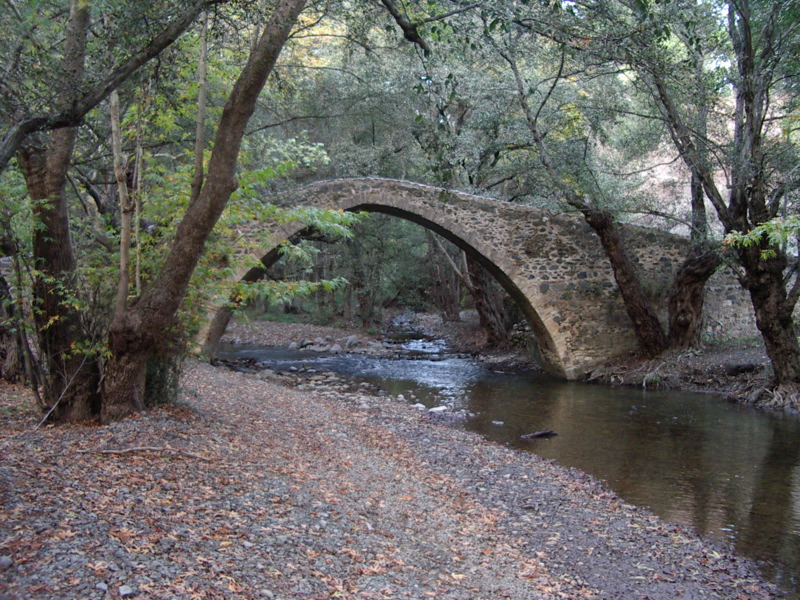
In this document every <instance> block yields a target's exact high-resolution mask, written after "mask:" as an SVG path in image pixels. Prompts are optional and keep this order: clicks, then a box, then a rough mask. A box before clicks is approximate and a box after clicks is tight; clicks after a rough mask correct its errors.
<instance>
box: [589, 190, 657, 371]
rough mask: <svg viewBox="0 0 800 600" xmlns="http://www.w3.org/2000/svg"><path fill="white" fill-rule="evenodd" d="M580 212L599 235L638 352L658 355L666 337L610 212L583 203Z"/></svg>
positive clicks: (648, 355) (646, 354)
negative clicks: (633, 333)
mask: <svg viewBox="0 0 800 600" xmlns="http://www.w3.org/2000/svg"><path fill="white" fill-rule="evenodd" d="M581 212H582V213H583V216H584V218H585V219H586V222H587V223H588V224H589V226H590V227H591V228H592V229H594V231H595V232H596V233H597V235H598V236H599V237H600V243H601V244H602V246H603V250H605V253H606V256H607V257H608V260H609V262H611V268H612V270H613V271H614V279H615V280H616V282H617V286H618V287H619V291H620V293H621V294H622V301H623V302H624V304H625V310H626V312H627V313H628V316H629V317H630V319H631V321H632V322H633V327H634V330H635V332H636V337H637V339H638V340H639V346H640V347H641V350H642V352H643V353H644V354H645V356H647V357H650V358H652V357H654V356H658V355H659V354H661V352H663V351H664V350H665V349H666V347H667V336H666V335H665V334H664V329H663V328H662V327H661V323H660V322H659V320H658V316H657V315H656V313H655V310H653V305H652V303H651V302H650V300H649V298H648V297H647V296H646V295H645V293H644V290H643V289H642V285H641V282H640V281H639V276H638V275H637V273H636V270H635V269H634V266H633V263H632V262H631V259H630V257H629V256H628V253H627V252H626V250H625V245H624V244H623V242H622V239H621V238H620V236H619V230H618V228H617V226H616V224H615V223H614V220H613V218H612V217H611V213H609V212H608V211H607V210H602V209H597V208H588V207H585V206H584V207H583V208H582V210H581Z"/></svg>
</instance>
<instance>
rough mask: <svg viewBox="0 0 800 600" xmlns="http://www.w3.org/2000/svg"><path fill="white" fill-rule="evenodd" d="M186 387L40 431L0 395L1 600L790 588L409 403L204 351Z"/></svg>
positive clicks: (688, 593) (591, 484) (699, 593)
mask: <svg viewBox="0 0 800 600" xmlns="http://www.w3.org/2000/svg"><path fill="white" fill-rule="evenodd" d="M182 387H183V391H182V401H181V403H180V404H177V405H172V406H163V407H160V408H158V409H156V410H153V411H151V412H149V413H147V414H144V415H140V416H137V417H134V418H129V419H126V420H124V421H121V422H118V423H114V424H111V425H107V426H71V427H58V428H53V427H43V428H41V429H38V430H36V431H33V427H34V426H35V424H36V418H35V415H34V413H33V411H31V410H30V409H26V408H24V407H23V408H21V407H20V398H21V397H22V396H24V394H22V393H21V391H20V390H19V389H17V388H9V387H5V388H0V411H1V412H2V414H3V415H4V418H3V422H2V427H1V428H0V503H1V504H0V598H3V599H8V598H18V599H20V600H22V599H28V598H31V599H35V598H42V599H45V598H47V599H62V598H63V599H74V598H87V599H92V598H97V599H106V598H114V599H116V598H125V597H136V598H165V599H166V598H186V599H203V598H248V599H249V598H280V599H284V600H288V599H294V598H299V599H323V598H344V599H355V598H358V599H364V600H370V599H376V600H377V599H415V600H419V599H424V598H435V599H454V600H456V599H457V600H482V599H486V600H495V599H501V598H513V599H519V600H523V599H529V598H530V599H535V598H548V599H549V598H609V599H611V598H614V599H616V598H624V599H637V598H641V599H644V598H649V599H660V598H665V599H666V598H669V599H676V598H683V599H698V598H740V599H745V598H748V599H762V598H776V597H780V595H779V594H778V592H777V591H776V589H775V588H774V587H773V586H771V585H770V584H767V583H765V582H764V581H763V580H761V579H760V578H759V577H758V576H757V575H756V574H755V571H754V569H753V567H752V565H750V564H749V563H748V562H747V561H746V560H744V559H742V558H738V557H735V556H733V555H731V554H729V553H727V552H726V551H723V550H721V549H719V548H717V547H714V546H712V545H710V544H707V543H705V542H702V541H701V540H699V539H698V538H696V537H695V536H693V535H691V534H690V533H688V532H687V531H685V530H684V529H682V528H680V527H678V526H674V525H670V524H666V523H664V522H662V521H660V520H658V519H657V518H655V517H653V516H652V515H649V514H647V513H646V512H644V511H641V510H639V509H636V508H634V507H632V506H630V505H627V504H625V503H623V502H622V501H621V500H619V499H617V498H616V497H615V496H614V495H613V493H611V492H609V491H608V490H606V489H604V488H603V487H602V486H600V485H599V484H598V483H597V482H596V481H595V480H593V479H591V478H590V477H588V476H586V475H584V474H582V473H579V472H576V471H571V470H565V469H562V468H560V467H557V466H555V465H553V464H551V463H549V462H547V461H543V460H541V459H538V458H537V457H535V456H532V455H529V454H521V453H517V452H515V451H513V450H510V449H507V448H505V447H502V446H499V445H496V444H492V443H489V442H486V441H484V440H482V439H481V438H480V437H478V436H477V435H475V434H471V433H468V432H464V431H460V430H455V429H452V428H450V427H447V426H446V425H443V424H442V423H440V422H438V421H436V420H435V419H433V418H431V417H429V416H427V415H426V414H422V413H420V412H419V411H417V410H416V409H414V408H412V407H411V406H409V405H407V404H406V403H405V402H402V401H397V400H392V399H387V398H379V397H373V396H368V395H362V394H345V395H343V394H341V393H338V392H334V391H328V392H325V391H316V392H311V391H299V390H293V389H289V388H284V387H280V386H277V385H275V384H274V383H271V382H268V381H262V380H259V379H258V378H257V377H255V376H250V375H242V374H237V373H233V372H231V371H228V370H226V369H222V368H214V367H211V366H209V365H206V364H202V363H193V364H190V365H189V367H188V369H187V371H186V373H185V376H184V378H183V381H182Z"/></svg>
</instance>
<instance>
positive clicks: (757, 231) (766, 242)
mask: <svg viewBox="0 0 800 600" xmlns="http://www.w3.org/2000/svg"><path fill="white" fill-rule="evenodd" d="M798 240H800V216H798V215H789V216H788V217H778V218H775V219H770V220H769V221H766V222H764V223H760V224H759V225H758V226H756V227H754V228H753V229H751V230H750V231H748V232H745V233H742V232H739V231H732V232H731V233H729V234H728V235H726V236H725V239H724V240H723V242H722V243H723V244H726V245H729V246H732V247H734V248H749V247H751V246H759V247H761V257H762V258H764V259H770V258H775V256H776V255H777V253H778V252H780V251H782V248H783V247H785V246H786V244H789V243H794V244H795V245H796V244H797V242H798Z"/></svg>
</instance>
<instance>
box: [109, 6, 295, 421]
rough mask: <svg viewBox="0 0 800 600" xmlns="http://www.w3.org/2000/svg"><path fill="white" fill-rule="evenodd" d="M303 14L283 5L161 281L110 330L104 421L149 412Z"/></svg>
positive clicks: (240, 89) (230, 113) (227, 119)
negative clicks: (154, 365)
mask: <svg viewBox="0 0 800 600" xmlns="http://www.w3.org/2000/svg"><path fill="white" fill-rule="evenodd" d="M304 7H305V0H280V1H279V2H278V4H277V5H276V7H275V8H274V9H273V12H272V15H271V17H270V20H269V22H268V23H267V25H266V26H265V28H264V32H263V33H262V35H261V37H260V38H259V41H258V43H257V44H256V46H255V49H254V50H253V52H252V53H251V54H250V57H249V59H248V61H247V64H246V65H245V67H244V69H243V70H242V73H241V74H240V76H239V77H238V79H237V80H236V83H235V85H234V87H233V90H232V91H231V94H230V96H229V97H228V101H227V102H226V104H225V108H224V109H223V111H222V116H221V118H220V122H219V127H218V129H217V135H216V139H215V142H214V151H213V152H212V154H211V159H210V162H209V166H208V174H207V177H206V180H205V183H204V185H203V188H202V190H201V191H200V194H199V195H198V196H197V198H193V199H192V201H191V202H190V203H189V207H188V208H187V210H186V214H185V215H184V217H183V220H182V221H181V223H180V225H179V226H178V231H177V233H176V236H175V241H174V243H173V245H172V248H171V249H170V252H169V254H168V255H167V258H166V261H165V263H164V267H163V268H162V269H161V272H160V273H159V276H158V278H157V279H156V280H155V281H154V282H153V284H152V285H151V286H150V287H149V288H148V289H147V290H146V291H145V293H144V294H143V296H142V298H141V299H140V300H139V302H137V303H136V304H134V305H132V306H130V307H128V309H127V310H126V311H124V313H123V314H120V315H117V316H115V318H114V321H113V322H112V324H111V328H110V330H109V350H110V352H111V356H110V358H109V360H108V362H107V363H106V370H105V373H104V376H103V388H102V395H103V410H102V418H103V420H104V421H108V420H113V419H117V418H120V417H123V416H125V415H128V414H131V413H133V412H136V411H139V410H141V409H142V407H143V406H144V381H145V373H146V368H147V361H148V359H149V358H150V356H152V355H153V354H154V353H155V351H156V350H157V348H158V345H159V343H160V340H161V336H163V335H164V332H165V331H167V330H168V329H169V328H170V327H171V326H173V325H174V321H175V315H176V314H177V311H178V309H179V308H180V305H181V303H182V302H183V299H184V297H185V295H186V290H187V289H188V286H189V280H190V278H191V276H192V273H193V272H194V269H195V267H196V266H197V262H198V260H199V259H200V256H201V254H202V252H203V248H204V246H205V242H206V239H207V238H208V235H209V234H210V233H211V230H212V229H213V228H214V225H215V224H216V222H217V220H218V219H219V217H220V215H221V214H222V211H223V209H224V208H225V206H226V204H227V203H228V200H229V199H230V196H231V194H232V193H233V191H234V190H235V189H236V164H237V159H238V155H239V148H240V146H241V141H242V137H243V135H244V130H245V127H246V125H247V122H248V121H249V119H250V116H251V115H252V114H253V111H254V110H255V106H256V101H257V100H258V96H259V94H260V93H261V90H262V89H263V88H264V84H265V83H266V80H267V77H268V76H269V74H270V73H271V72H272V69H273V67H274V66H275V62H276V61H277V60H278V55H279V54H280V52H281V49H282V48H283V45H284V44H285V43H286V40H287V39H288V37H289V33H290V32H291V30H292V27H293V26H294V23H295V22H296V21H297V17H298V16H299V14H300V12H301V11H302V10H303V8H304Z"/></svg>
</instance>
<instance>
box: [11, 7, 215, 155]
mask: <svg viewBox="0 0 800 600" xmlns="http://www.w3.org/2000/svg"><path fill="white" fill-rule="evenodd" d="M224 2H227V0H195V2H194V3H193V4H192V5H191V6H189V7H188V8H187V9H186V10H185V11H184V12H183V13H182V14H180V15H179V16H178V17H177V18H176V19H175V20H174V21H173V22H172V23H171V24H169V25H168V26H167V27H166V28H164V29H163V30H162V31H161V33H159V34H158V35H157V36H156V37H154V38H153V39H152V40H150V42H149V43H148V44H147V45H146V46H144V47H143V48H141V49H140V50H139V51H138V52H136V53H135V54H134V55H133V56H131V57H129V58H128V60H126V61H125V62H124V63H122V64H121V65H120V66H118V67H117V68H116V69H114V70H113V71H111V73H109V74H108V75H107V76H106V78H105V79H104V80H103V81H101V82H100V83H98V84H97V85H96V86H95V87H94V88H92V89H91V90H88V91H87V92H85V93H84V94H83V95H81V97H80V98H79V99H78V100H77V101H76V102H75V103H74V104H71V105H70V106H65V107H62V109H61V110H60V111H56V112H53V113H50V114H44V115H32V116H29V117H27V118H24V119H22V120H20V121H19V122H17V123H15V124H14V125H12V126H11V128H10V129H9V131H8V133H6V136H5V138H3V141H2V142H0V171H3V170H4V169H5V168H6V166H7V165H8V162H9V161H10V160H11V157H12V156H14V154H16V153H17V151H18V150H19V148H20V147H21V146H22V143H23V142H24V141H25V138H26V137H27V136H28V135H30V134H31V133H34V132H36V131H45V130H51V129H59V128H61V127H72V126H75V125H79V124H80V122H81V121H82V120H83V117H85V116H86V114H87V113H88V112H89V111H90V110H92V109H93V108H94V107H95V106H97V105H98V104H100V102H102V101H103V100H105V99H106V98H107V97H108V95H109V94H110V93H111V91H112V90H114V89H116V88H117V87H118V86H119V85H120V84H121V83H122V82H124V81H126V80H127V79H128V78H129V77H130V76H131V75H133V73H135V72H136V71H137V70H138V69H139V68H140V67H141V66H143V65H145V64H146V63H147V62H148V61H150V60H151V59H153V58H154V57H156V56H158V54H159V53H161V51H162V50H164V49H165V48H167V47H168V46H170V45H171V44H172V43H173V42H174V41H175V40H177V39H178V38H179V37H180V36H181V34H182V33H183V32H184V31H186V29H187V28H188V27H189V25H191V24H192V23H193V22H194V20H195V19H196V18H197V15H199V14H200V13H201V12H202V11H203V10H205V9H206V8H207V7H208V6H211V5H214V4H221V3H224Z"/></svg>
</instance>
